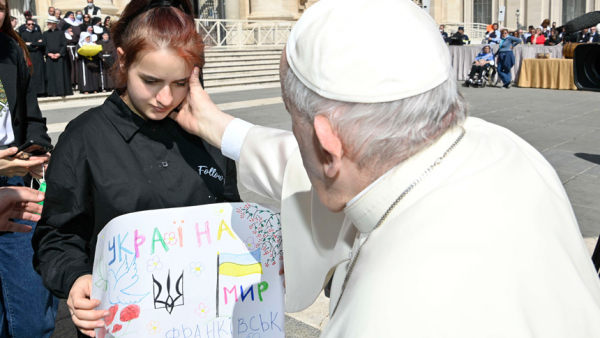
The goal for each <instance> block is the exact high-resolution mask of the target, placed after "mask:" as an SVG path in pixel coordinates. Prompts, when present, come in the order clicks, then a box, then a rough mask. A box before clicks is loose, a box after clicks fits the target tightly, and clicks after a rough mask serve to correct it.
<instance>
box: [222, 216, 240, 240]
mask: <svg viewBox="0 0 600 338" xmlns="http://www.w3.org/2000/svg"><path fill="white" fill-rule="evenodd" d="M223 230H225V231H227V233H228V234H229V236H231V238H233V239H237V238H235V236H234V235H233V231H231V229H230V228H229V226H228V225H227V223H225V220H221V224H219V232H218V233H217V241H218V240H221V234H222V233H223Z"/></svg>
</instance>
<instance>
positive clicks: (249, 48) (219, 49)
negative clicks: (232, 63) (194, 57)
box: [204, 45, 285, 53]
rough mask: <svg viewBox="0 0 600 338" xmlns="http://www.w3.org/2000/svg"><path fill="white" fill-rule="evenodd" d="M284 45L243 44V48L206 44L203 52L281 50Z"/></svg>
mask: <svg viewBox="0 0 600 338" xmlns="http://www.w3.org/2000/svg"><path fill="white" fill-rule="evenodd" d="M284 47H285V45H277V46H273V45H269V46H244V47H243V48H239V47H212V46H206V47H205V49H204V52H205V53H212V52H219V53H220V52H234V51H244V52H262V51H280V52H281V51H282V50H283V48H284Z"/></svg>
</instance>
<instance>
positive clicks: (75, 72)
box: [11, 0, 116, 97]
mask: <svg viewBox="0 0 600 338" xmlns="http://www.w3.org/2000/svg"><path fill="white" fill-rule="evenodd" d="M62 14H63V13H62V11H61V10H60V9H58V8H54V7H49V8H48V18H47V20H46V22H45V25H43V27H40V26H39V25H38V24H37V23H36V22H35V20H34V19H33V15H32V13H31V12H30V11H25V13H24V16H25V23H24V24H22V25H20V26H18V27H17V22H18V21H17V19H16V18H14V17H11V24H12V27H13V29H15V30H16V31H17V32H18V34H19V35H20V37H21V38H22V39H23V40H24V41H25V43H26V45H27V48H28V51H29V54H30V55H31V66H32V68H33V73H32V80H33V81H34V82H33V83H35V86H34V90H35V91H36V93H37V95H38V96H40V97H42V96H67V95H73V92H74V91H79V92H80V93H82V94H90V93H98V92H105V91H110V90H112V89H114V81H113V79H112V76H111V74H110V71H109V69H110V68H111V67H112V65H113V64H114V63H115V59H116V55H115V53H116V49H115V47H114V44H113V42H112V40H111V38H110V27H111V24H112V21H111V17H110V16H106V17H104V19H102V11H101V8H99V7H97V6H95V5H94V2H93V0H88V5H87V6H86V7H85V8H83V9H82V10H78V11H76V12H71V11H68V12H66V13H64V16H63V15H62ZM40 24H41V23H40Z"/></svg>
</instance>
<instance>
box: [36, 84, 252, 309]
mask: <svg viewBox="0 0 600 338" xmlns="http://www.w3.org/2000/svg"><path fill="white" fill-rule="evenodd" d="M50 168H52V169H51V170H49V171H48V173H47V175H46V182H47V190H46V199H45V201H44V211H43V212H42V218H41V219H40V221H39V222H38V224H37V227H36V229H35V233H34V235H33V239H32V241H31V244H32V245H33V249H34V261H33V266H34V268H35V269H36V271H37V272H38V273H40V275H41V276H42V281H43V283H44V286H46V288H47V289H48V290H50V292H52V293H53V294H54V295H55V296H57V297H59V298H67V297H68V294H69V290H70V289H71V286H72V285H73V283H74V282H75V280H76V279H77V278H78V277H80V276H82V275H84V274H91V273H92V265H93V263H94V255H95V251H96V243H97V238H98V234H99V233H100V231H101V230H102V229H103V228H104V226H105V225H106V224H107V223H108V222H110V221H111V220H112V219H113V218H115V217H117V216H121V215H124V214H128V213H131V212H135V211H143V210H151V209H163V208H174V207H184V206H193V205H201V204H210V203H220V202H239V201H240V196H239V193H238V190H237V175H236V168H235V162H234V161H233V160H230V159H228V158H226V157H225V156H223V154H222V153H221V151H220V150H219V149H217V148H215V147H213V146H211V145H209V144H208V143H206V142H205V141H204V140H202V139H200V138H198V137H196V136H193V135H190V134H188V133H186V132H185V131H183V129H181V127H179V125H177V123H176V122H175V121H173V120H172V119H170V118H168V117H167V118H165V119H164V120H162V121H145V120H143V119H142V118H141V117H139V116H138V115H136V114H135V113H134V112H132V111H131V109H129V107H128V106H127V105H126V104H125V103H124V102H123V100H122V99H121V98H120V97H119V95H118V94H117V92H116V91H115V92H113V94H112V95H111V96H110V97H109V98H108V99H107V100H106V101H105V102H104V104H102V105H101V106H100V107H97V108H93V109H91V110H89V111H87V112H85V113H83V114H81V115H79V116H78V117H77V118H75V119H74V120H73V121H71V122H70V123H69V125H68V126H67V128H66V129H65V131H64V132H63V133H62V135H61V136H60V139H59V140H58V143H57V144H56V149H55V150H54V153H53V154H52V158H51V159H50Z"/></svg>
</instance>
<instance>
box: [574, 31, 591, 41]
mask: <svg viewBox="0 0 600 338" xmlns="http://www.w3.org/2000/svg"><path fill="white" fill-rule="evenodd" d="M588 41H590V33H589V32H588V29H587V28H584V29H582V30H581V32H580V33H579V35H578V36H577V42H580V43H587V42H588Z"/></svg>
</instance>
